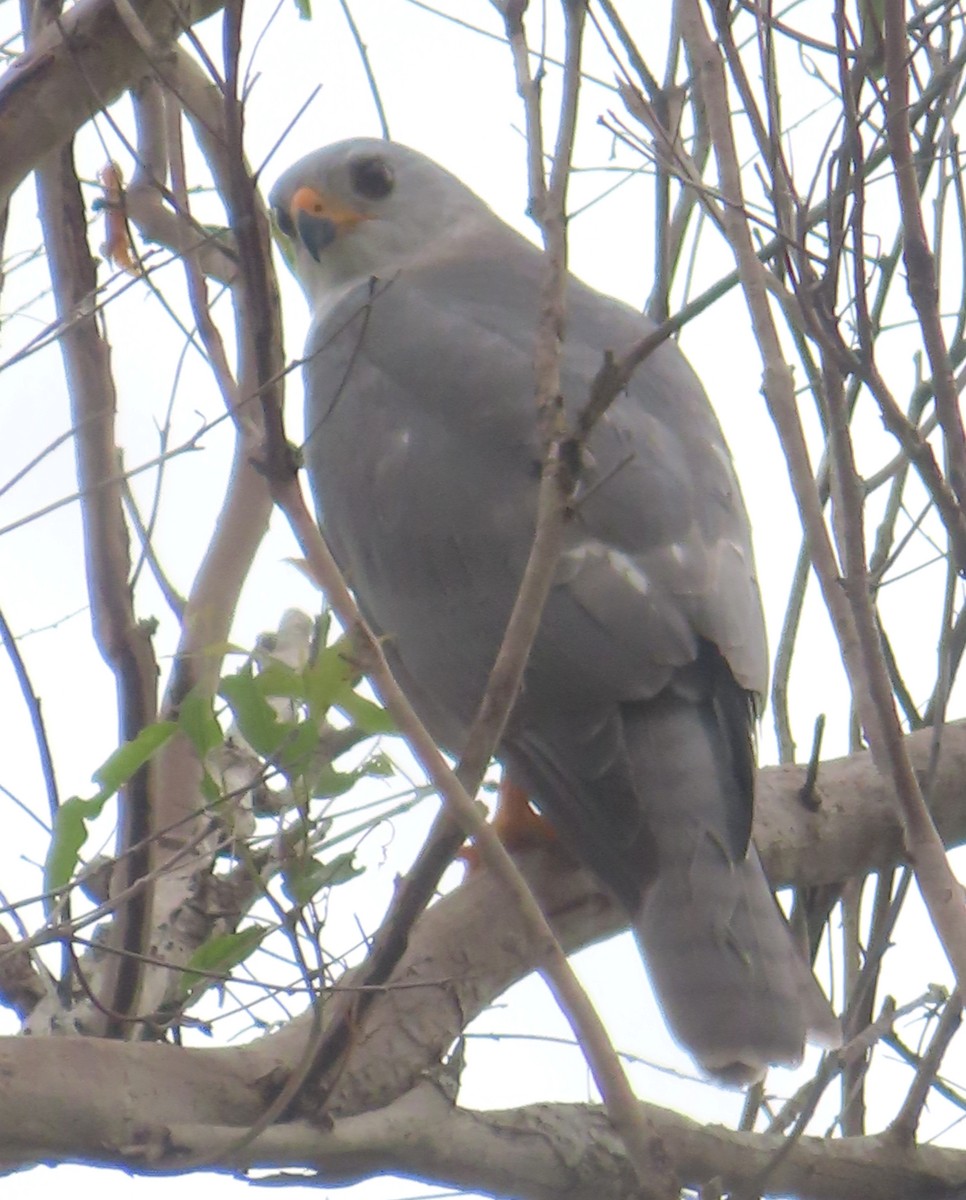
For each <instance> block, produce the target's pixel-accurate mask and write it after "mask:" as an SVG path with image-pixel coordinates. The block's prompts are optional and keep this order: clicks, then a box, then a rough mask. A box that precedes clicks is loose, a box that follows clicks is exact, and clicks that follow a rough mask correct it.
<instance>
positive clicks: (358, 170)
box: [349, 157, 395, 200]
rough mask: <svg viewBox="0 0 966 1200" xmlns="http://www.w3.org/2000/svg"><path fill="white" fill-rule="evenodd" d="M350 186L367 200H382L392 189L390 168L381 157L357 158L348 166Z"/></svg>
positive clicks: (393, 182) (393, 181) (392, 180)
mask: <svg viewBox="0 0 966 1200" xmlns="http://www.w3.org/2000/svg"><path fill="white" fill-rule="evenodd" d="M349 178H350V179H351V181H352V188H353V191H355V192H356V193H357V194H358V195H360V196H364V197H365V198H366V199H367V200H383V199H385V197H386V196H388V195H389V193H390V192H391V191H392V189H393V186H394V184H395V180H394V179H393V177H392V168H391V167H390V166H389V164H388V163H387V162H386V161H385V159H382V158H376V157H373V158H357V159H356V161H355V162H354V163H352V164H351V165H350V167H349Z"/></svg>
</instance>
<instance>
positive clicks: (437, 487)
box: [269, 138, 838, 1086]
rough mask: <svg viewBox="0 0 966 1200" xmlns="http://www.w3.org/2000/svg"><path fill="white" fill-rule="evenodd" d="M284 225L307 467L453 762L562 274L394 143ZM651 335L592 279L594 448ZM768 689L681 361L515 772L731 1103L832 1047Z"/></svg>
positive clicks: (661, 374)
mask: <svg viewBox="0 0 966 1200" xmlns="http://www.w3.org/2000/svg"><path fill="white" fill-rule="evenodd" d="M269 204H270V207H271V212H272V214H273V221H274V225H275V228H276V230H277V233H278V235H279V240H280V242H281V244H282V245H283V246H284V248H285V250H286V256H287V257H288V259H289V262H290V265H292V267H293V270H294V273H295V275H296V276H297V278H298V281H299V283H300V284H301V286H302V289H303V290H304V292H305V295H306V298H307V300H308V303H309V306H310V310H311V327H310V330H309V334H308V339H307V343H306V349H305V357H304V383H305V397H306V399H305V445H304V460H305V463H306V466H307V470H308V475H309V480H310V484H311V488H312V491H313V493H314V498H315V504H316V509H317V514H318V519H319V523H320V527H321V530H322V532H323V534H324V536H325V538H326V540H327V542H328V544H329V546H330V547H331V549H332V552H333V554H334V555H335V558H336V560H337V562H338V564H339V566H340V568H341V570H342V571H343V573H344V575H345V577H346V579H347V581H348V583H349V585H350V587H351V588H352V589H353V590H354V593H355V595H356V598H357V601H358V604H359V606H360V609H361V611H362V613H363V615H364V616H365V618H366V620H367V621H368V622H369V623H370V624H371V626H372V628H373V630H374V631H375V632H376V634H377V635H378V636H379V638H380V639H381V642H382V645H383V646H384V648H385V651H386V654H387V657H388V659H389V662H390V665H391V667H392V669H393V671H394V673H395V675H396V678H397V679H398V681H399V682H400V684H401V685H402V686H403V688H404V690H405V692H406V693H407V695H408V698H409V699H410V701H411V703H412V704H413V706H414V707H415V709H416V711H417V713H418V715H419V716H420V718H421V720H422V721H423V723H424V724H425V726H426V727H427V729H428V730H429V732H430V733H431V734H432V735H433V737H434V738H435V739H436V740H437V741H438V742H439V744H440V745H441V746H442V747H443V748H444V749H446V750H447V751H448V752H450V753H451V754H453V755H456V756H458V755H459V754H460V751H461V749H462V746H463V744H464V741H465V738H466V735H467V732H468V729H469V727H470V724H471V722H472V721H473V718H474V715H475V713H476V711H477V708H478V706H479V703H480V701H481V699H482V697H483V694H484V692H485V689H486V684H487V679H488V675H489V672H490V669H491V667H492V665H493V662H494V659H495V657H496V654H497V651H498V649H499V647H500V644H501V640H502V637H503V634H504V631H505V627H506V623H507V619H508V617H509V614H510V611H511V608H512V605H513V602H514V599H515V597H516V593H517V590H518V587H519V584H520V580H521V577H522V575H523V572H524V569H525V565H526V562H527V558H528V555H529V552H530V548H531V543H532V539H533V533H534V528H535V521H536V501H537V492H538V489H539V481H540V473H541V463H542V461H543V456H544V445H543V440H542V435H541V431H540V427H539V424H538V420H537V410H536V404H535V388H536V377H535V368H534V362H533V358H534V344H535V339H536V336H537V334H536V331H537V326H538V321H539V313H540V304H541V285H542V280H543V278H544V272H545V269H546V263H545V257H544V253H543V251H542V250H541V249H539V248H538V247H536V246H535V245H533V244H532V243H531V242H530V241H528V240H527V238H525V237H524V236H523V234H521V233H519V232H517V231H516V230H514V229H513V228H512V227H511V226H509V225H508V224H506V223H505V222H504V221H503V220H502V219H501V218H500V217H498V216H497V215H496V214H495V213H494V212H493V211H492V209H491V208H490V207H489V206H488V205H487V204H486V203H485V202H484V201H483V200H482V199H481V198H480V197H479V196H477V195H476V194H475V193H474V192H473V191H472V190H471V189H470V188H468V187H467V186H466V185H465V184H463V183H462V182H461V181H460V180H459V179H458V178H457V177H456V176H454V175H453V174H451V173H450V172H449V171H447V170H446V169H444V168H443V167H442V166H440V165H438V164H437V163H436V162H434V161H433V160H431V159H430V158H428V157H426V156H425V155H423V154H421V153H420V152H418V151H416V150H414V149H410V148H409V147H406V146H404V145H401V144H399V143H395V142H391V141H389V140H383V139H374V138H352V139H349V140H347V141H341V142H338V143H335V144H332V145H329V146H326V147H323V148H322V149H319V150H317V151H315V152H314V153H310V154H309V155H307V156H306V157H305V158H303V159H301V161H299V162H297V163H295V164H294V165H293V166H291V167H290V168H288V169H287V170H286V171H285V172H284V173H283V174H282V176H281V177H280V179H279V180H278V181H277V183H276V184H275V186H274V187H273V188H272V190H271V193H270V196H269ZM653 329H654V325H653V323H652V322H650V321H649V320H648V319H647V318H646V317H645V316H643V315H641V314H640V313H639V312H637V311H635V310H634V309H633V308H631V307H630V306H628V305H625V304H623V303H622V302H620V301H618V300H616V299H612V298H610V297H607V296H605V295H602V294H600V293H598V292H596V291H594V290H593V289H591V288H590V287H589V286H587V285H586V284H584V283H582V282H581V281H579V280H578V279H577V278H576V277H574V276H568V278H567V281H566V299H565V317H564V325H563V334H562V345H561V349H560V379H561V391H562V396H561V405H562V412H563V415H564V418H565V419H566V420H567V421H568V422H569V423H570V426H571V427H575V423H576V421H577V419H578V417H579V415H580V413H581V412H582V411H583V410H584V408H585V406H586V404H587V402H588V398H589V395H590V388H591V384H592V382H593V380H594V378H595V376H596V375H597V373H598V371H599V370H600V367H601V365H602V363H603V361H604V357H605V355H607V354H608V353H615V352H618V351H621V350H625V349H627V348H629V347H631V346H633V345H634V344H636V343H639V341H640V340H641V339H642V338H643V337H646V336H647V335H648V334H649V333H650V332H651V331H652V330H653ZM767 678H768V656H767V648H766V642H765V628H764V617H763V612H762V604H761V599H760V594H759V588H758V583H757V577H756V574H755V565H754V559H753V553H752V542H751V530H750V525H749V520H748V516H747V513H746V510H745V507H744V502H743V499H742V495H741V491H740V488H739V484H738V480H737V478H736V476H735V471H734V467H733V464H732V459H731V455H730V453H729V450H728V447H727V445H726V443H725V439H724V436H723V434H722V431H721V428H720V426H719V424H718V421H717V418H716V416H715V414H714V412H713V410H712V407H711V404H710V402H709V400H708V398H707V396H706V394H705V392H704V390H703V388H702V386H701V384H700V382H699V381H698V378H697V376H696V375H695V373H694V371H693V370H692V368H691V367H690V365H689V364H688V362H687V361H686V359H685V357H684V355H683V354H682V352H681V351H680V349H679V348H678V346H677V345H676V343H674V342H673V341H670V340H668V341H665V342H664V343H663V344H661V345H659V347H658V348H657V349H656V350H654V351H653V353H651V354H650V355H649V356H648V357H647V358H646V359H645V361H644V362H643V363H642V364H641V366H640V367H639V368H638V369H637V371H636V372H635V373H634V374H633V376H632V378H631V379H630V381H629V382H628V384H627V385H626V387H625V388H624V389H623V391H622V392H621V393H620V394H619V395H618V396H617V397H616V398H615V400H614V402H613V403H612V404H611V406H610V407H609V408H608V410H607V411H606V413H605V414H604V416H603V417H602V419H600V420H599V421H598V422H597V424H596V425H595V426H594V428H593V430H592V432H591V434H590V435H589V437H588V438H587V440H586V443H585V444H584V445H582V446H581V447H580V454H579V462H578V464H577V468H576V479H575V488H574V492H573V495H572V498H571V501H570V504H569V508H568V516H567V521H566V524H565V531H564V544H563V548H562V552H561V554H560V558H559V561H558V564H557V568H556V573H555V576H554V580H553V585H552V587H551V590H550V594H549V596H548V599H547V601H546V605H545V608H544V610H543V613H542V616H541V620H540V626H539V630H538V633H537V635H536V638H535V640H534V643H533V646H532V649H531V652H530V656H529V659H528V661H527V666H526V669H525V672H524V676H523V681H522V685H521V688H520V691H519V694H518V696H517V697H516V699H515V702H514V705H513V708H512V711H511V713H510V716H509V718H508V721H507V725H506V728H505V732H504V734H503V736H502V739H501V741H500V744H499V747H498V754H497V757H498V758H499V760H500V761H501V762H502V764H503V766H504V769H505V771H506V773H507V775H508V777H509V778H510V779H511V780H512V782H513V784H514V785H515V787H516V788H517V789H518V790H522V791H523V792H525V794H526V795H527V796H529V797H530V798H531V799H532V801H533V803H534V805H535V806H536V808H537V809H538V811H539V812H540V813H541V815H542V816H543V817H544V818H546V820H547V821H548V822H549V824H550V826H551V827H552V829H553V831H554V834H555V837H556V838H557V839H559V841H560V843H562V845H563V846H564V847H565V848H566V850H567V851H568V852H569V853H570V854H572V855H573V856H574V857H575V858H576V860H577V861H578V862H580V863H581V864H583V865H584V866H586V867H588V868H589V869H590V870H591V871H592V872H593V873H594V874H595V875H596V877H597V878H598V879H599V880H600V881H601V883H602V884H603V885H604V887H605V888H606V889H607V890H608V891H609V893H610V894H612V895H613V896H614V897H615V898H616V900H617V901H618V902H619V903H620V904H621V905H622V906H623V908H624V909H625V910H626V912H627V915H628V919H629V924H630V926H631V929H632V930H633V933H634V935H635V937H636V940H637V943H638V945H639V948H640V951H641V955H642V957H643V959H644V962H645V964H646V967H647V970H648V972H649V976H650V979H651V983H652V986H653V988H654V991H655V994H656V996H657V999H658V1001H659V1004H660V1007H661V1009H662V1012H663V1015H664V1017H665V1020H666V1022H667V1024H668V1026H669V1028H670V1030H671V1032H672V1034H673V1035H674V1037H675V1038H676V1039H677V1041H678V1042H679V1043H680V1044H682V1045H683V1046H684V1047H685V1048H686V1049H687V1050H688V1051H689V1053H690V1054H691V1056H692V1057H693V1059H694V1060H695V1061H696V1063H697V1064H698V1066H699V1067H700V1068H701V1070H702V1071H703V1072H704V1073H705V1074H706V1075H708V1076H710V1077H711V1078H712V1079H715V1080H717V1081H719V1082H721V1083H722V1084H724V1085H731V1086H743V1085H745V1084H748V1083H749V1082H752V1081H754V1080H757V1079H760V1078H761V1076H762V1075H763V1073H764V1071H765V1070H766V1069H767V1068H768V1067H769V1066H770V1065H773V1064H778V1065H789V1066H793V1065H797V1064H798V1063H800V1062H801V1060H802V1057H803V1053H804V1046H805V1043H806V1041H817V1042H818V1043H820V1044H823V1045H835V1044H837V1041H838V1025H837V1022H836V1018H835V1016H834V1014H833V1012H832V1009H831V1007H830V1005H829V1003H828V1001H827V999H826V998H825V996H824V994H823V992H822V990H821V988H820V986H819V984H818V982H817V981H816V979H815V977H814V975H813V974H812V972H811V969H810V967H809V966H808V965H807V963H806V961H805V959H804V957H803V956H801V955H800V954H799V951H798V948H797V946H796V945H795V943H794V941H793V938H792V936H791V933H790V930H789V928H788V925H787V923H786V922H785V919H784V916H783V914H782V912H781V909H780V907H779V905H778V903H777V901H776V899H775V897H774V895H773V893H772V891H771V889H770V887H769V885H768V882H767V879H766V877H765V874H764V872H763V869H762V866H761V863H760V860H759V857H758V853H757V851H756V849H755V846H754V842H753V840H752V836H751V829H752V815H753V802H754V790H755V773H756V722H757V719H758V714H759V711H760V707H761V704H762V698H763V695H764V692H765V688H766V685H767Z"/></svg>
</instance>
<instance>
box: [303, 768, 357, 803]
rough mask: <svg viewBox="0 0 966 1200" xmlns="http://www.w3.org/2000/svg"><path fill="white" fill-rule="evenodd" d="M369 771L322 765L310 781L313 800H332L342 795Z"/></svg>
mask: <svg viewBox="0 0 966 1200" xmlns="http://www.w3.org/2000/svg"><path fill="white" fill-rule="evenodd" d="M368 773H369V772H368V770H366V769H361V770H357V771H336V770H334V769H333V768H332V767H330V766H326V767H323V768H322V770H321V771H319V772H318V774H316V775H314V776H313V778H312V780H311V783H310V791H311V793H312V799H313V800H334V799H335V797H336V796H344V795H345V793H346V792H348V791H349V790H350V789H351V788H354V787H355V785H356V784H357V783H358V782H359V780H360V779H362V777H363V776H364V775H367V774H368Z"/></svg>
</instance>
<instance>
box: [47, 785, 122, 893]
mask: <svg viewBox="0 0 966 1200" xmlns="http://www.w3.org/2000/svg"><path fill="white" fill-rule="evenodd" d="M109 799H110V796H109V795H102V796H97V797H95V798H94V799H93V800H82V799H81V797H80V796H72V797H71V798H70V799H69V800H65V801H64V803H63V804H62V805H61V806H60V808H59V809H58V810H57V818H56V820H55V821H54V831H53V835H52V837H51V839H50V845H49V847H48V848H47V857H46V860H45V861H44V893H45V895H44V908H45V909H46V911H47V915H48V916H50V914H51V912H52V911H53V901H54V898H55V896H54V893H56V892H59V891H60V889H61V888H64V887H66V886H67V884H68V883H70V881H71V877H72V876H73V874H74V868H75V867H76V866H77V859H78V857H79V855H80V848H81V846H83V844H84V843H85V842H86V841H87V822H88V821H93V820H94V818H95V817H99V816H100V815H101V810H102V809H103V807H104V805H105V804H106V803H107V801H108V800H109Z"/></svg>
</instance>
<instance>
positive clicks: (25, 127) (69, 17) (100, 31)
mask: <svg viewBox="0 0 966 1200" xmlns="http://www.w3.org/2000/svg"><path fill="white" fill-rule="evenodd" d="M222 2H223V0H186V2H184V3H180V4H172V3H171V0H136V2H135V4H134V8H135V10H136V11H137V14H138V16H139V18H140V20H141V23H142V25H143V26H144V29H145V30H146V31H147V32H148V33H149V34H150V35H151V36H152V37H153V38H154V39H155V41H156V42H157V44H158V46H159V47H164V46H169V45H171V44H172V43H173V42H174V41H175V39H176V38H177V37H178V36H179V35H180V34H181V33H182V32H183V31H184V30H185V29H187V28H188V27H189V26H191V25H194V24H195V23H196V22H198V21H201V20H203V19H204V18H205V17H209V16H211V14H212V13H215V12H217V11H218V10H219V9H220V8H221V7H222ZM149 73H150V67H149V65H148V64H147V62H146V61H145V58H144V53H143V51H142V50H141V49H140V48H139V47H138V46H137V44H136V42H135V41H134V39H133V38H132V36H131V34H130V33H129V32H128V30H127V28H126V26H125V24H124V22H123V21H122V19H121V17H120V16H119V15H118V10H117V7H116V6H115V4H114V0H81V2H80V3H78V4H75V5H74V7H73V8H71V9H68V11H67V12H66V13H65V14H64V16H63V17H61V18H60V19H59V20H58V21H57V22H56V23H55V24H52V25H50V26H48V28H46V29H45V30H44V31H43V32H42V33H40V34H39V35H38V36H37V38H36V39H35V40H34V42H33V44H32V45H31V47H30V49H29V50H28V51H27V52H26V53H24V54H23V55H21V57H20V58H18V59H16V60H15V61H14V63H13V65H12V66H11V67H9V68H8V69H7V71H6V72H5V73H4V74H3V76H2V77H0V209H2V208H3V206H4V205H5V204H6V202H7V200H8V199H9V198H10V196H11V194H12V193H13V191H14V189H15V188H16V187H17V185H18V184H19V183H21V182H22V181H23V179H24V178H25V177H26V176H27V174H28V173H29V172H30V171H32V170H33V169H34V167H36V166H37V164H38V163H40V162H41V161H42V159H43V158H44V156H45V155H46V154H48V153H49V152H50V151H51V150H56V149H57V148H58V147H60V146H62V145H63V144H64V143H65V142H66V141H68V140H69V139H70V138H71V137H72V136H73V135H74V133H75V132H76V131H77V130H78V129H79V128H80V127H81V125H83V124H85V123H86V122H87V121H88V120H89V119H90V117H91V115H92V114H93V113H95V112H97V111H98V110H100V109H102V108H104V107H105V106H106V105H108V104H110V103H112V102H113V101H114V100H116V99H117V98H118V96H120V95H121V93H122V92H123V91H125V90H126V89H127V88H129V87H130V86H131V85H132V84H133V83H135V82H136V81H137V80H138V79H139V78H140V77H141V76H142V75H146V74H149Z"/></svg>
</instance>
